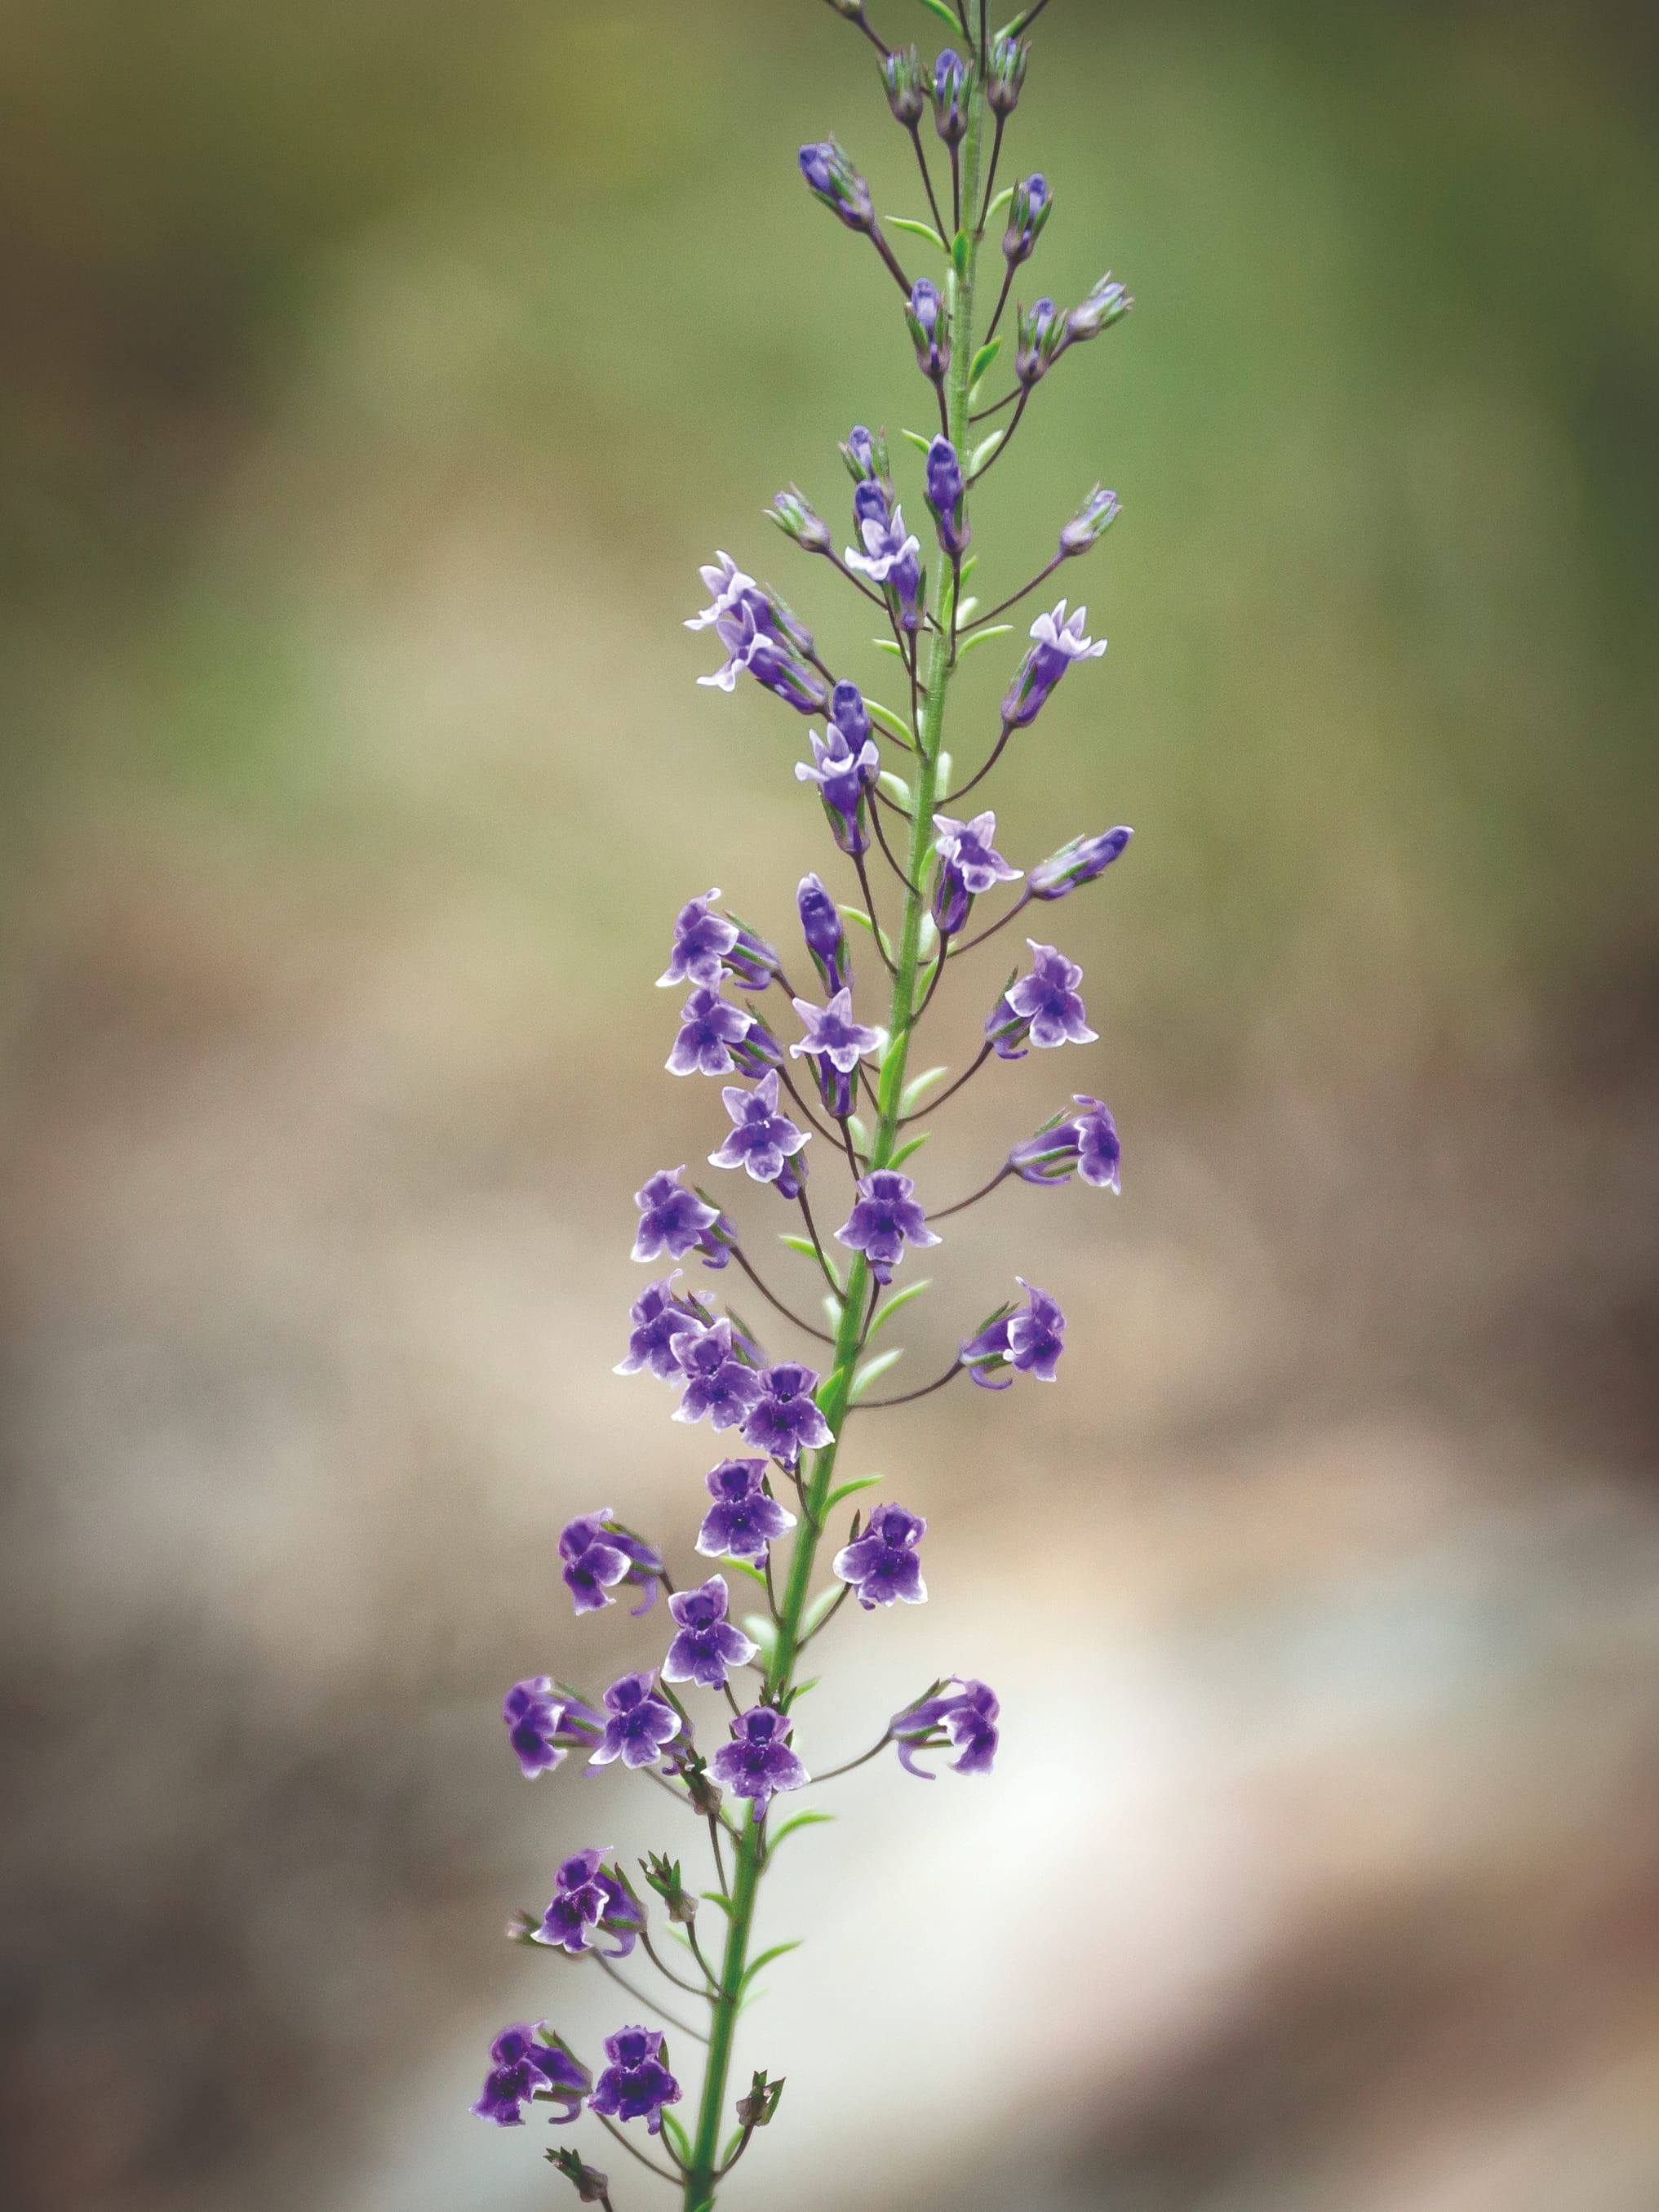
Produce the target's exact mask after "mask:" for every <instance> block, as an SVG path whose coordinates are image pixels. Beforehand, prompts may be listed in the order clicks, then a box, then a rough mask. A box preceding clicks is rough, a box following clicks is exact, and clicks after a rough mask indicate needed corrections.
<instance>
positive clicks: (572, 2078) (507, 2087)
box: [472, 2021, 592, 2128]
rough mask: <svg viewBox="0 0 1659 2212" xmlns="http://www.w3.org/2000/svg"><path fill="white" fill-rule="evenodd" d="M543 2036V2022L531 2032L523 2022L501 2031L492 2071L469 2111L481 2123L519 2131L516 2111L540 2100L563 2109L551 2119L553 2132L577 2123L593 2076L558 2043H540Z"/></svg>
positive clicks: (520, 2123)
mask: <svg viewBox="0 0 1659 2212" xmlns="http://www.w3.org/2000/svg"><path fill="white" fill-rule="evenodd" d="M546 2033H547V2022H546V2021H538V2024H537V2026H536V2027H528V2026H526V2024H525V2023H523V2022H522V2021H521V2022H520V2024H519V2025H518V2026H517V2027H504V2028H503V2029H502V2030H501V2033H500V2034H499V2035H498V2036H497V2037H496V2038H495V2041H494V2042H493V2043H492V2044H491V2045H490V2046H489V2057H490V2069H489V2073H488V2075H486V2076H485V2077H484V2085H483V2095H482V2096H481V2097H480V2098H479V2100H478V2101H477V2104H476V2105H474V2106H473V2107H472V2109H473V2111H474V2112H476V2113H477V2116H478V2118H480V2119H481V2120H494V2121H495V2124H496V2126H497V2127H498V2128H521V2127H522V2126H523V2125H524V2114H523V2113H522V2112H520V2109H519V2108H520V2106H521V2105H527V2104H528V2103H529V2102H530V2100H531V2099H532V2097H535V2096H538V2095H540V2096H542V2097H544V2098H545V2099H546V2100H548V2101H549V2102H550V2103H552V2104H556V2105H559V2104H562V2105H563V2106H565V2107H566V2109H565V2111H563V2112H560V2113H557V2114H556V2116H555V2118H554V2120H553V2124H554V2126H555V2127H563V2126H564V2125H565V2124H567V2123H568V2121H571V2120H574V2118H576V2116H577V2114H578V2112H580V2109H581V2100H582V2099H583V2098H584V2097H585V2096H586V2094H587V2092H588V2090H589V2088H590V2087H591V2086H592V2075H590V2074H589V2073H588V2070H587V2069H586V2067H585V2066H583V2065H580V2064H579V2063H577V2061H576V2060H575V2059H574V2058H573V2057H571V2055H570V2053H569V2052H568V2051H567V2050H566V2049H565V2047H564V2045H562V2043H559V2042H557V2041H554V2042H552V2043H543V2042H540V2041H538V2037H539V2036H542V2035H545V2034H546Z"/></svg>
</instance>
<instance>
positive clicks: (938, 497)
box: [927, 437, 974, 560]
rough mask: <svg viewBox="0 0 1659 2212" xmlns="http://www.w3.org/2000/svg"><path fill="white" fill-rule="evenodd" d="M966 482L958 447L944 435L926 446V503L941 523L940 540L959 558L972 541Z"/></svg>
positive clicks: (941, 545)
mask: <svg viewBox="0 0 1659 2212" xmlns="http://www.w3.org/2000/svg"><path fill="white" fill-rule="evenodd" d="M966 498H967V486H966V485H965V483H963V475H962V463H961V462H960V461H959V460H958V459H957V449H956V447H954V446H953V445H952V444H951V441H950V440H949V439H948V438H945V437H938V438H935V439H934V441H933V444H932V445H931V446H929V447H928V448H927V505H928V507H929V508H930V510H931V511H932V513H933V520H934V521H935V522H936V523H937V524H938V526H939V545H940V547H941V549H942V550H943V551H944V552H945V555H946V556H947V558H949V559H951V560H957V559H959V558H960V557H961V556H962V555H963V554H964V553H965V552H966V551H967V550H968V548H969V545H970V544H972V542H973V536H974V533H973V532H972V531H971V530H970V529H969V527H968V523H967V520H966V517H965V516H964V514H963V504H964V501H966Z"/></svg>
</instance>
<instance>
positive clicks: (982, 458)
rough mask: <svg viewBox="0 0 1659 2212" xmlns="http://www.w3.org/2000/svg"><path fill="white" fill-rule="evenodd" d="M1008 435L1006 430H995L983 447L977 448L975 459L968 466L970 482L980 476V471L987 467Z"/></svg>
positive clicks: (975, 449) (974, 454) (974, 453)
mask: <svg viewBox="0 0 1659 2212" xmlns="http://www.w3.org/2000/svg"><path fill="white" fill-rule="evenodd" d="M1007 435H1008V433H1007V432H1006V430H993V431H992V433H991V435H990V436H989V437H988V438H987V439H986V440H985V441H984V443H983V444H982V445H978V446H975V448H974V452H973V458H972V459H970V460H969V464H968V476H969V482H971V481H972V480H973V478H974V477H976V476H977V475H978V474H979V472H980V471H981V469H982V468H983V467H984V466H985V464H986V463H987V461H988V460H989V459H990V458H991V456H992V454H993V453H995V451H996V449H997V447H999V446H1000V444H1001V443H1002V441H1003V440H1004V439H1005V438H1006V436H1007Z"/></svg>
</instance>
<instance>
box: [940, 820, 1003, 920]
mask: <svg viewBox="0 0 1659 2212" xmlns="http://www.w3.org/2000/svg"><path fill="white" fill-rule="evenodd" d="M933 827H934V829H937V830H938V832H939V836H937V837H936V838H935V840H934V842H933V850H934V852H935V853H937V854H938V855H939V876H938V879H937V881H936V882H935V884H934V885H933V920H934V921H936V922H937V923H938V924H939V931H940V933H941V934H942V935H945V936H947V937H953V936H955V935H956V933H957V931H958V930H959V929H961V928H962V927H963V924H964V923H965V922H966V921H967V919H968V916H969V912H970V910H971V908H972V907H973V902H974V901H975V899H976V898H982V897H983V896H984V895H985V893H986V892H987V891H988V890H992V889H993V888H994V886H995V885H996V884H1017V883H1018V881H1019V878H1020V871H1019V869H1018V868H1011V867H1010V866H1008V863H1007V862H1006V860H1004V859H1003V857H1002V855H1001V854H1000V853H999V852H998V851H997V849H996V848H995V847H994V845H993V843H992V842H991V841H992V839H993V838H994V836H996V834H997V817H996V816H995V815H994V814H976V815H975V817H974V818H973V820H972V821H971V822H958V821H957V820H955V819H954V818H953V817H951V815H949V814H936V815H935V816H934V817H933Z"/></svg>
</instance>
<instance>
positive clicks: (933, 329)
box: [904, 276, 951, 550]
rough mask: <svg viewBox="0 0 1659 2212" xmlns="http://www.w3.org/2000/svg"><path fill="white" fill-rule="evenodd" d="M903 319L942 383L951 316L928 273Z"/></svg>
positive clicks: (927, 368)
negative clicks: (929, 279) (929, 280)
mask: <svg viewBox="0 0 1659 2212" xmlns="http://www.w3.org/2000/svg"><path fill="white" fill-rule="evenodd" d="M904 319H905V321H906V322H907V323H908V325H909V326H910V339H911V343H913V344H914V345H915V349H916V366H917V367H918V368H920V369H921V373H922V374H923V375H924V376H927V377H931V378H932V379H933V382H934V383H935V384H938V383H939V382H940V381H942V380H943V378H944V376H945V371H946V370H947V369H948V368H950V366H951V318H950V315H949V313H947V312H946V309H945V302H944V301H943V300H941V299H940V297H939V287H938V285H937V284H933V283H929V282H928V280H927V277H925V276H918V277H917V279H916V281H915V283H914V284H913V285H912V286H911V287H910V301H909V305H908V307H906V309H905V311H904ZM947 550H948V549H947Z"/></svg>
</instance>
